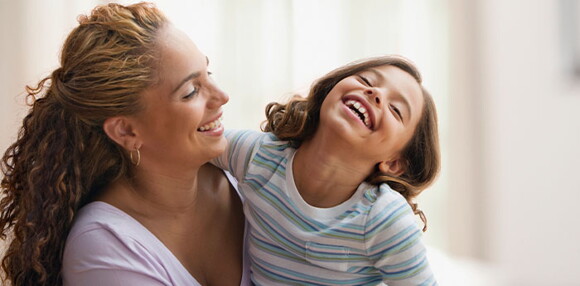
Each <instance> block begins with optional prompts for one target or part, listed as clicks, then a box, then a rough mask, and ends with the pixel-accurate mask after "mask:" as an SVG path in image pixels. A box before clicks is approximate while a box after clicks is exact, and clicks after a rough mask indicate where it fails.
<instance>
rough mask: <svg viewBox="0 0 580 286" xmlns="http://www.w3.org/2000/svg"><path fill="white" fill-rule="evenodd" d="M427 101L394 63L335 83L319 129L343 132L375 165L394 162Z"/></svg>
mask: <svg viewBox="0 0 580 286" xmlns="http://www.w3.org/2000/svg"><path fill="white" fill-rule="evenodd" d="M423 104H424V103H423V96H422V91H421V87H420V85H419V83H418V82H417V81H416V80H415V78H413V77H412V76H411V75H410V74H408V73H407V72H405V71H403V70H401V69H399V68H397V67H395V66H390V65H385V66H379V67H374V68H371V69H368V70H366V71H363V72H360V73H358V74H355V75H352V76H349V77H346V78H344V79H342V80H341V81H339V82H338V83H337V84H336V85H335V86H334V87H333V89H332V90H331V91H330V92H329V93H328V95H327V96H326V98H325V99H324V102H323V103H322V107H321V111H320V125H319V128H318V131H317V132H329V133H330V134H335V136H340V140H344V142H347V143H348V144H347V146H349V148H353V149H352V150H356V152H358V153H357V156H360V157H363V158H368V159H369V160H375V162H374V163H378V162H379V160H380V161H385V160H391V159H394V158H395V157H396V156H398V154H399V152H400V151H401V150H402V148H403V147H404V146H405V144H406V143H407V142H408V141H409V140H410V139H411V137H412V136H413V133H414V131H415V128H416V126H417V123H418V122H419V120H420V118H421V114H422V110H423ZM349 152H350V151H349Z"/></svg>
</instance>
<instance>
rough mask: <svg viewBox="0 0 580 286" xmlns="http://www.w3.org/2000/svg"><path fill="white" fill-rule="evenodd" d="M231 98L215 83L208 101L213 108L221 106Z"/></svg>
mask: <svg viewBox="0 0 580 286" xmlns="http://www.w3.org/2000/svg"><path fill="white" fill-rule="evenodd" d="M229 100H230V97H229V96H228V95H227V94H226V93H225V92H224V91H223V90H221V89H220V88H219V87H218V86H217V85H213V87H212V91H211V98H210V100H209V103H208V104H209V105H210V107H211V108H219V107H221V106H222V105H224V104H226V103H227V102H228V101H229Z"/></svg>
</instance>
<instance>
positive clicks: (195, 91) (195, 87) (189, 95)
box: [183, 86, 199, 99]
mask: <svg viewBox="0 0 580 286" xmlns="http://www.w3.org/2000/svg"><path fill="white" fill-rule="evenodd" d="M198 91H199V88H197V86H194V87H193V90H192V91H191V92H190V93H188V94H187V95H186V96H184V97H183V99H190V98H192V97H194V96H195V95H196V94H197V92H198Z"/></svg>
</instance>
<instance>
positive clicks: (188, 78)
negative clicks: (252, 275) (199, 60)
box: [171, 56, 209, 94]
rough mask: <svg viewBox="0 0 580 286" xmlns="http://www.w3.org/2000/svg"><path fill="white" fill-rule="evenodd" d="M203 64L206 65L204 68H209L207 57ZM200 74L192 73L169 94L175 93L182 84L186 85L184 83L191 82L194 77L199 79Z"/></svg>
mask: <svg viewBox="0 0 580 286" xmlns="http://www.w3.org/2000/svg"><path fill="white" fill-rule="evenodd" d="M205 63H206V66H209V58H208V57H207V56H206V57H205ZM200 74H201V72H193V73H191V74H190V75H188V76H187V77H186V78H184V79H183V80H182V81H181V82H180V83H179V85H177V86H176V87H175V89H173V91H172V92H171V94H173V93H175V92H176V91H177V90H178V89H179V88H180V87H181V86H182V85H183V84H184V83H186V82H188V81H190V80H192V79H194V78H196V77H199V75H200Z"/></svg>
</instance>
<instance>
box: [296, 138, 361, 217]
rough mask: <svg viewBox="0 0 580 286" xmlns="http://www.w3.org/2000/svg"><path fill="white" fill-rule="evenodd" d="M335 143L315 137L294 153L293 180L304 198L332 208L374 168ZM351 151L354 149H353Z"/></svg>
mask: <svg viewBox="0 0 580 286" xmlns="http://www.w3.org/2000/svg"><path fill="white" fill-rule="evenodd" d="M343 147H344V146H340V145H339V144H336V141H335V142H331V141H329V140H325V139H324V138H322V137H315V138H313V139H312V140H308V141H305V142H303V143H302V145H301V146H300V148H298V150H297V151H296V154H295V155H294V160H293V163H292V171H293V174H294V183H295V184H296V188H297V189H298V191H299V192H300V195H301V196H302V198H303V199H304V200H305V201H306V202H307V203H308V204H310V205H312V206H315V207H323V208H328V207H333V206H336V205H339V204H340V203H342V202H344V201H346V200H348V199H349V198H350V197H351V196H352V195H353V194H354V192H355V191H356V189H357V188H358V186H359V185H360V184H361V183H362V182H363V181H364V180H365V179H366V177H367V176H368V174H369V173H370V172H371V171H372V165H371V166H369V165H368V163H365V162H361V161H357V160H356V155H354V154H353V153H352V152H349V151H348V150H345V149H344V148H343ZM351 151H352V150H351Z"/></svg>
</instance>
